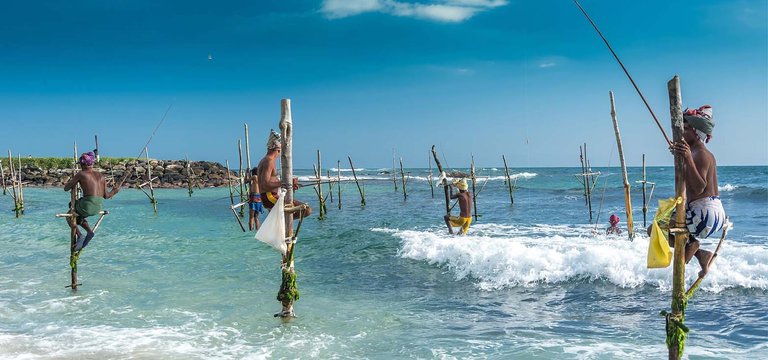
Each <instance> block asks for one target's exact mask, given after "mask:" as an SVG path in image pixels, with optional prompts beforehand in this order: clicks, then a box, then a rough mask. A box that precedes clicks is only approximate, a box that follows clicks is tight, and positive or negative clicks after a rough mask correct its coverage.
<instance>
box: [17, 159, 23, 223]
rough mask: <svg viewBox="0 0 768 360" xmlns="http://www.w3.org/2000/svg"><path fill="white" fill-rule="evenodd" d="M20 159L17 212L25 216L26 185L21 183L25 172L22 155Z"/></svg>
mask: <svg viewBox="0 0 768 360" xmlns="http://www.w3.org/2000/svg"><path fill="white" fill-rule="evenodd" d="M18 157H19V171H17V172H18V174H19V199H18V211H17V213H19V212H20V213H21V214H22V215H24V184H22V182H21V180H22V179H21V175H22V172H23V171H21V154H19V155H18Z"/></svg>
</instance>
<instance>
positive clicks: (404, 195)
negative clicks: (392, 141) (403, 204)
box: [400, 158, 408, 201]
mask: <svg viewBox="0 0 768 360" xmlns="http://www.w3.org/2000/svg"><path fill="white" fill-rule="evenodd" d="M400 178H401V179H402V181H403V200H404V201H405V200H408V191H407V190H406V189H405V171H403V158H400Z"/></svg>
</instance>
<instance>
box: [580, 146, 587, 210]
mask: <svg viewBox="0 0 768 360" xmlns="http://www.w3.org/2000/svg"><path fill="white" fill-rule="evenodd" d="M579 161H580V162H581V178H582V180H581V183H582V185H584V205H588V204H589V202H588V201H587V186H588V185H587V167H586V166H584V149H583V147H582V146H581V145H579Z"/></svg>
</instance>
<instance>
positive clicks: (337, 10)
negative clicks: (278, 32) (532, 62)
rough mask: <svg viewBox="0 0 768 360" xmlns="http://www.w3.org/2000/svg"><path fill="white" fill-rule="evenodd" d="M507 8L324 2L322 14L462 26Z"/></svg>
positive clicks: (386, 0) (463, 1)
mask: <svg viewBox="0 0 768 360" xmlns="http://www.w3.org/2000/svg"><path fill="white" fill-rule="evenodd" d="M506 4H507V0H423V2H416V3H408V2H403V1H397V0H324V1H323V5H322V7H321V12H322V13H323V14H325V16H326V17H328V18H330V19H338V18H343V17H348V16H354V15H359V14H362V13H365V12H381V13H384V14H390V15H394V16H403V17H413V18H419V19H427V20H433V21H443V22H462V21H464V20H467V19H469V18H471V17H472V16H474V15H475V14H477V13H479V12H482V11H486V10H490V9H493V8H496V7H499V6H504V5H506Z"/></svg>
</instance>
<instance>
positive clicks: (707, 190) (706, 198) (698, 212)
mask: <svg viewBox="0 0 768 360" xmlns="http://www.w3.org/2000/svg"><path fill="white" fill-rule="evenodd" d="M714 127H715V122H714V119H713V117H712V107H711V106H709V105H704V106H702V107H700V108H698V109H686V110H685V112H684V113H683V139H682V140H681V141H678V142H675V143H674V144H673V145H672V146H671V147H670V150H671V151H672V153H673V154H679V155H680V156H682V157H683V159H684V161H685V164H684V169H683V173H684V175H685V196H686V200H687V202H688V203H687V204H686V207H685V218H686V221H685V222H686V226H687V228H688V234H689V235H688V243H687V244H686V246H685V262H686V263H688V261H690V260H691V258H693V257H694V256H695V257H696V259H697V260H699V265H701V272H700V273H699V275H700V276H703V275H705V274H706V273H707V271H709V260H710V259H711V258H712V255H713V254H712V252H711V251H707V250H704V249H700V248H699V246H700V244H699V240H697V238H701V239H706V238H707V237H709V236H710V235H712V234H714V233H715V232H718V231H720V230H722V228H723V225H724V224H725V222H726V216H725V210H723V204H722V203H721V202H720V191H719V190H718V189H717V162H716V161H715V156H714V155H712V153H711V152H710V151H709V150H708V149H707V146H706V145H705V144H706V143H709V140H710V139H711V138H712V129H713V128H714Z"/></svg>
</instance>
